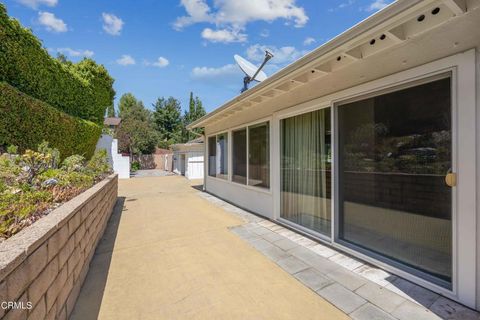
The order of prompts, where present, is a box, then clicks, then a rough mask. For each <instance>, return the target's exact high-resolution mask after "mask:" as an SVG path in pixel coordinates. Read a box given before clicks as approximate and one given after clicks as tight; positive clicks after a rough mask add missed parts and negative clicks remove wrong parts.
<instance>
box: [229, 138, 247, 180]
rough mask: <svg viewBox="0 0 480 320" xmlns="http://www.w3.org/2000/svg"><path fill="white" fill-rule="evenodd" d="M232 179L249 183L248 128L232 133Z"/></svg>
mask: <svg viewBox="0 0 480 320" xmlns="http://www.w3.org/2000/svg"><path fill="white" fill-rule="evenodd" d="M232 166H233V167H232V180H233V181H234V182H238V183H241V184H246V183H247V130H246V129H241V130H238V131H233V133H232Z"/></svg>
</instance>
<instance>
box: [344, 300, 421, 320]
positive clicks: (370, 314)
mask: <svg viewBox="0 0 480 320" xmlns="http://www.w3.org/2000/svg"><path fill="white" fill-rule="evenodd" d="M350 317H352V319H354V320H395V318H394V317H392V316H391V315H389V314H388V313H386V312H384V311H382V310H380V309H379V308H377V307H376V306H374V305H372V304H370V303H366V304H364V305H363V306H361V307H360V308H358V309H357V310H355V311H354V312H352V313H351V314H350ZM412 320H413V319H412Z"/></svg>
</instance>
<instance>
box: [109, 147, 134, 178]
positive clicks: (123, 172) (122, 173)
mask: <svg viewBox="0 0 480 320" xmlns="http://www.w3.org/2000/svg"><path fill="white" fill-rule="evenodd" d="M111 153H112V159H113V171H114V172H115V173H117V174H118V178H119V179H130V157H128V156H122V155H121V154H120V153H118V140H117V139H113V140H112V148H111Z"/></svg>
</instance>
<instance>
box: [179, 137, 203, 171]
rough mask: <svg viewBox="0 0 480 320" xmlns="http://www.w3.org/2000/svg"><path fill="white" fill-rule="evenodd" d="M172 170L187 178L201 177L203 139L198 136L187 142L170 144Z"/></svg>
mask: <svg viewBox="0 0 480 320" xmlns="http://www.w3.org/2000/svg"><path fill="white" fill-rule="evenodd" d="M172 150H173V172H175V173H176V174H181V175H183V176H185V177H186V178H187V179H190V180H192V179H203V171H204V169H203V168H204V164H203V159H204V139H203V137H199V138H196V139H193V140H191V141H189V142H187V143H181V144H174V145H172Z"/></svg>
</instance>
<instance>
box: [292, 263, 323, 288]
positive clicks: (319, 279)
mask: <svg viewBox="0 0 480 320" xmlns="http://www.w3.org/2000/svg"><path fill="white" fill-rule="evenodd" d="M295 278H297V279H298V280H300V281H301V282H302V283H303V284H305V285H306V286H307V287H309V288H310V289H312V290H313V291H317V290H320V289H321V288H323V287H326V286H328V285H329V284H332V280H330V279H328V278H325V277H323V276H322V274H321V273H320V272H318V271H317V270H316V269H313V268H308V269H305V270H302V271H300V272H298V273H296V274H295Z"/></svg>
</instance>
